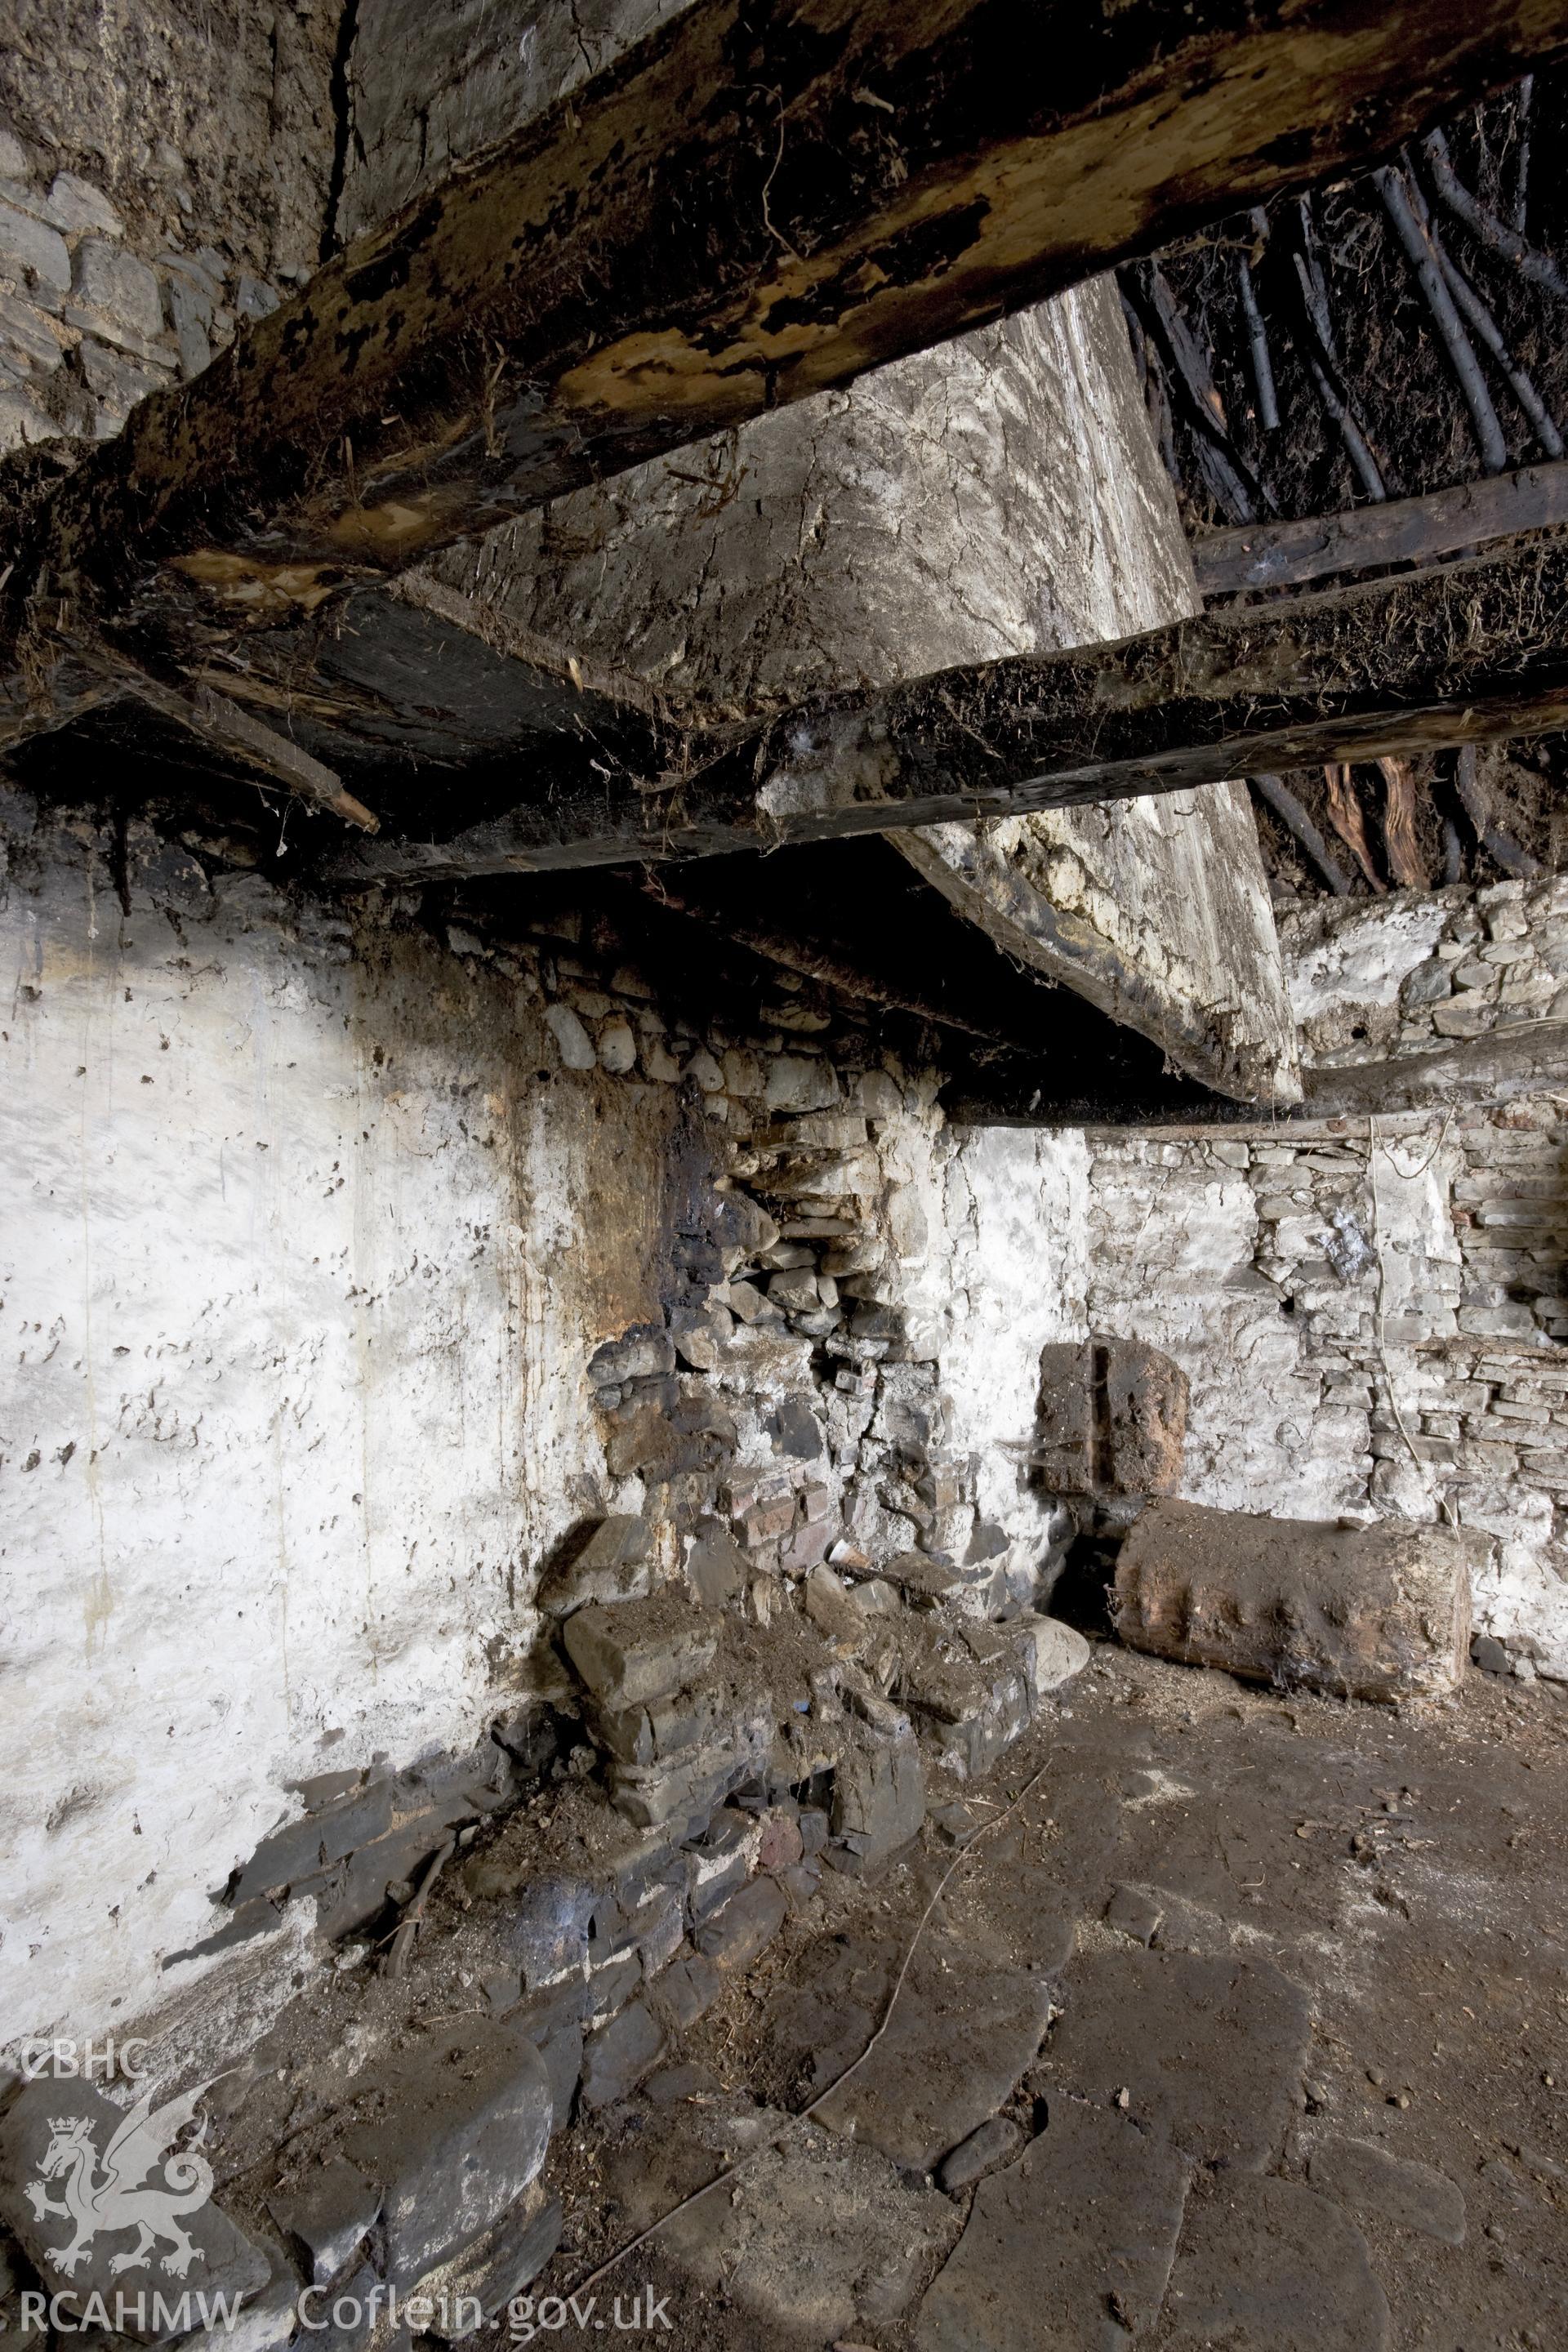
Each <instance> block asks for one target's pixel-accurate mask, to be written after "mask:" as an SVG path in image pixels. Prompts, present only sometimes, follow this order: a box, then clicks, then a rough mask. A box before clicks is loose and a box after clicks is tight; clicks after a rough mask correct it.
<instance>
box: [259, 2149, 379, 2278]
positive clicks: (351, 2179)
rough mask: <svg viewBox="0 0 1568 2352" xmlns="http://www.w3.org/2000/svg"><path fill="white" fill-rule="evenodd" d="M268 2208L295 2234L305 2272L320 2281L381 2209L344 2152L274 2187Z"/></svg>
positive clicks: (345, 2258)
mask: <svg viewBox="0 0 1568 2352" xmlns="http://www.w3.org/2000/svg"><path fill="white" fill-rule="evenodd" d="M267 2210H268V2212H269V2213H270V2214H271V2216H272V2218H273V2220H274V2221H276V2222H277V2224H278V2226H279V2229H280V2230H281V2231H284V2232H285V2234H286V2235H287V2236H289V2237H290V2238H297V2239H298V2240H299V2242H300V2245H301V2246H302V2247H303V2248H304V2250H305V2256H306V2262H307V2265H308V2268H309V2271H310V2278H311V2280H312V2281H313V2282H314V2283H315V2284H317V2285H320V2284H322V2283H323V2282H324V2281H325V2280H327V2279H334V2278H336V2277H337V2275H338V2273H339V2272H340V2271H341V2270H342V2268H343V2266H344V2264H345V2263H348V2262H349V2261H350V2260H351V2259H352V2258H353V2255H354V2254H355V2253H356V2252H358V2250H359V2248H360V2246H361V2245H362V2244H363V2242H364V2238H365V2235H366V2233H367V2231H370V2230H371V2229H372V2228H373V2227H374V2223H375V2221H376V2218H377V2216H378V2215H379V2213H380V2211H381V2192H380V2190H379V2189H373V2188H372V2187H371V2184H370V2182H369V2181H368V2180H367V2179H365V2178H364V2175H363V2173H362V2172H358V2171H356V2170H355V2168H354V2167H353V2165H352V2164H351V2163H350V2162H349V2160H348V2158H346V2157H342V2156H335V2157H333V2158H332V2159H331V2163H330V2164H324V2165H319V2166H315V2167H313V2168H311V2169H310V2171H309V2172H307V2173H306V2174H305V2175H304V2176H303V2177H302V2178H301V2179H299V2180H296V2181H290V2182H289V2184H288V2185H287V2186H286V2187H284V2188H281V2189H274V2190H273V2192H272V2194H271V2196H270V2197H269V2198H268V2200H267Z"/></svg>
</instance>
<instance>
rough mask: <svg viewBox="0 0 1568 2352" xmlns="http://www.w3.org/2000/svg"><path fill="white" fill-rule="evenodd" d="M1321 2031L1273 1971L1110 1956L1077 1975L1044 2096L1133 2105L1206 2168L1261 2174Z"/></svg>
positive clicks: (1134, 1954) (1047, 2068)
mask: <svg viewBox="0 0 1568 2352" xmlns="http://www.w3.org/2000/svg"><path fill="white" fill-rule="evenodd" d="M1310 2031H1311V2029H1310V2016H1309V2012H1308V2006H1307V1997H1306V1995H1305V1993H1303V1992H1302V1991H1301V1990H1300V1987H1299V1986H1297V1985H1295V1984H1293V1983H1292V1982H1291V1981H1290V1979H1289V1978H1288V1977H1286V1976H1284V1975H1282V1974H1281V1973H1280V1971H1279V1969H1276V1968H1274V1967H1273V1966H1271V1965H1270V1963H1269V1962H1268V1961H1267V1960H1238V1959H1237V1958H1235V1957H1234V1955H1232V1954H1230V1953H1226V1954H1225V1955H1224V1956H1223V1957H1222V1958H1201V1957H1199V1956H1197V1955H1194V1954H1191V1953H1184V1952H1183V1953H1178V1952H1164V1951H1160V1950H1158V1949H1155V1950H1152V1951H1140V1950H1138V1949H1136V1948H1133V1949H1127V1948H1121V1949H1117V1950H1108V1949H1100V1950H1099V1951H1095V1952H1092V1953H1089V1954H1087V1955H1083V1954H1080V1955H1079V1958H1077V1959H1076V1960H1075V1962H1074V1964H1073V1967H1072V1969H1071V1971H1070V1973H1069V1975H1068V1981H1067V1990H1066V1994H1065V1997H1064V2000H1063V2014H1062V2017H1061V2019H1060V2021H1059V2022H1058V2025H1057V2027H1056V2028H1055V2030H1054V2031H1053V2032H1052V2034H1051V2039H1050V2043H1049V2046H1048V2048H1047V2051H1046V2053H1044V2059H1043V2065H1042V2075H1043V2081H1042V2087H1047V2086H1048V2085H1056V2086H1059V2088H1060V2089H1061V2090H1063V2091H1065V2092H1067V2093H1068V2094H1069V2095H1071V2096H1072V2097H1073V2098H1076V2099H1084V2100H1087V2101H1088V2102H1089V2105H1091V2106H1097V2107H1109V2106H1110V2105H1111V2104H1112V2102H1113V2101H1117V2100H1118V2098H1119V2095H1124V2096H1121V2104H1122V2105H1124V2106H1125V2109H1126V2112H1127V2116H1128V2118H1129V2120H1130V2121H1131V2123H1133V2124H1134V2125H1136V2126H1139V2127H1140V2128H1141V2129H1142V2130H1144V2131H1146V2132H1149V2133H1150V2134H1151V2135H1152V2136H1153V2137H1157V2138H1159V2139H1163V2140H1165V2141H1168V2142H1170V2143H1171V2144H1173V2146H1174V2147H1177V2148H1179V2149H1180V2150H1181V2152H1182V2153H1183V2155H1184V2156H1187V2157H1190V2158H1193V2159H1194V2161H1195V2162H1198V2163H1203V2164H1211V2165H1227V2166H1236V2167H1240V2168H1243V2169H1245V2170H1247V2171H1253V2172H1257V2171H1261V2170H1262V2168H1263V2167H1264V2166H1265V2165H1266V2164H1267V2163H1268V2161H1269V2159H1270V2158H1271V2157H1272V2155H1273V2153H1274V2151H1275V2150H1276V2149H1277V2148H1278V2147H1279V2144H1280V2142H1281V2140H1282V2139H1283V2137H1284V2133H1285V2128H1286V2126H1287V2124H1288V2122H1289V2118H1290V2116H1291V2115H1292V2113H1293V2111H1294V2101H1295V2098H1296V2095H1297V2093H1296V2085H1297V2084H1298V2083H1299V2081H1300V2071H1301V2068H1302V2066H1303V2065H1304V2064H1305V2063H1306V2057H1307V2051H1308V2046H1309V2043H1310ZM1057 2111H1058V2101H1057V2100H1056V2099H1054V2098H1053V2099H1052V2101H1051V2112H1052V2115H1053V2116H1055V2114H1056V2113H1057Z"/></svg>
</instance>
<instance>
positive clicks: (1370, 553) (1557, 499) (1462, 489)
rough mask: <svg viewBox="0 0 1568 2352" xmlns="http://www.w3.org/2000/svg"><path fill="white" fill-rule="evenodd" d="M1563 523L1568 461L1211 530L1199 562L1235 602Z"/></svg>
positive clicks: (1201, 578) (1201, 574)
mask: <svg viewBox="0 0 1568 2352" xmlns="http://www.w3.org/2000/svg"><path fill="white" fill-rule="evenodd" d="M1563 523H1568V459H1565V460H1563V462H1562V463H1560V464H1556V465H1549V466H1521V467H1520V469H1519V471H1518V472H1517V473H1513V474H1494V475H1492V476H1491V477H1490V478H1489V479H1487V480H1486V481H1480V482H1461V483H1459V484H1458V487H1457V488H1454V489H1451V490H1428V491H1427V492H1426V495H1425V496H1424V497H1422V498H1418V499H1389V500H1388V501H1387V503H1386V504H1385V505H1383V506H1369V507H1351V508H1349V509H1347V510H1346V511H1345V512H1344V513H1343V514H1332V515H1311V516H1309V517H1308V518H1307V520H1305V521H1304V522H1268V523H1247V524H1244V525H1242V526H1241V527H1240V528H1239V529H1238V530H1210V531H1205V532H1204V533H1203V534H1202V535H1201V536H1200V537H1199V538H1197V539H1195V540H1194V541H1193V563H1194V568H1195V570H1196V572H1197V575H1198V586H1199V588H1200V590H1201V591H1202V593H1204V595H1205V596H1235V595H1240V594H1242V593H1245V592H1246V591H1247V590H1248V589H1261V588H1295V587H1300V586H1302V585H1304V584H1305V583H1307V582H1308V581H1311V580H1327V579H1331V578H1332V577H1333V576H1334V574H1335V573H1337V572H1366V571H1370V570H1371V569H1372V568H1373V566H1374V565H1379V564H1384V563H1433V562H1436V560H1437V558H1438V557H1439V556H1443V555H1459V554H1463V553H1465V552H1466V551H1468V550H1470V549H1474V548H1479V547H1484V546H1485V545H1486V544H1487V542H1488V541H1490V540H1498V539H1511V538H1513V537H1515V536H1516V535H1517V534H1518V533H1519V532H1521V531H1531V530H1545V529H1548V528H1550V527H1552V526H1553V525H1559V524H1563Z"/></svg>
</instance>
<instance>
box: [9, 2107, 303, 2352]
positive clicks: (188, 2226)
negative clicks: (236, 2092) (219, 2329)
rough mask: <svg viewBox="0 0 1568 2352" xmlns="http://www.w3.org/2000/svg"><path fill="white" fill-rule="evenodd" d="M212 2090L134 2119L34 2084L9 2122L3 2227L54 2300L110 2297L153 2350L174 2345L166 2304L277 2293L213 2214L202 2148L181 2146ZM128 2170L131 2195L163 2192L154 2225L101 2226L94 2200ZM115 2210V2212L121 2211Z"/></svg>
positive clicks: (134, 2114)
mask: <svg viewBox="0 0 1568 2352" xmlns="http://www.w3.org/2000/svg"><path fill="white" fill-rule="evenodd" d="M205 2088H206V2086H205V2084H204V2085H203V2086H202V2088H201V2089H198V2090H196V2091H195V2092H191V2093H188V2094H185V2095H181V2096H178V2097H175V2098H174V2099H172V2100H168V2101H165V2102H163V2103H162V2104H160V2103H159V2100H158V2094H157V2091H156V2088H155V2087H153V2088H149V2089H148V2090H146V2091H144V2092H143V2093H142V2096H141V2097H140V2098H139V2099H138V2100H137V2102H136V2104H135V2105H134V2106H133V2107H132V2108H131V2109H130V2110H129V2111H127V2110H126V2109H124V2108H121V2107H117V2106H114V2105H111V2103H110V2101H109V2100H108V2099H106V2098H105V2097H104V2096H103V2095H102V2094H101V2092H99V2091H96V2090H94V2089H93V2088H92V2086H91V2084H89V2083H86V2082H83V2081H81V2080H79V2079H73V2080H69V2081H57V2080H55V2079H54V2078H52V2077H49V2076H40V2077H38V2078H37V2079H36V2080H34V2081H32V2082H29V2083H26V2084H23V2087H22V2089H21V2090H20V2091H19V2092H18V2094H17V2095H16V2098H15V2099H13V2100H12V2102H11V2104H10V2105H9V2106H8V2107H7V2108H6V2110H5V2116H4V2118H3V2119H0V2217H3V2218H4V2220H5V2222H6V2224H7V2226H8V2227H9V2228H10V2230H11V2231H13V2233H14V2234H15V2236H16V2239H17V2241H18V2242H19V2243H20V2245H21V2247H22V2250H23V2252H25V2253H26V2257H27V2260H28V2261H29V2262H30V2263H32V2265H33V2267H34V2269H35V2270H36V2271H37V2273H38V2276H39V2277H40V2279H42V2280H43V2281H44V2282H45V2284H46V2285H47V2289H48V2291H49V2293H50V2294H55V2293H66V2294H70V2295H73V2296H75V2297H76V2298H77V2308H78V2309H80V2308H81V2306H82V2305H85V2303H86V2301H87V2298H88V2297H89V2295H93V2294H98V2295H101V2296H102V2297H103V2298H104V2304H105V2307H106V2309H107V2310H108V2312H109V2313H110V2323H111V2325H112V2326H114V2327H115V2329H116V2332H118V2333H120V2334H123V2335H128V2336H139V2337H141V2338H142V2339H143V2340H151V2339H153V2338H156V2337H159V2336H166V2335H167V2334H168V2333H169V2328H168V2326H167V2324H160V2323H159V2321H158V2319H157V2317H156V2315H155V2311H154V2307H153V2296H154V2295H161V2296H162V2297H163V2300H164V2302H165V2304H167V2303H169V2302H172V2301H174V2298H175V2297H177V2296H178V2295H179V2294H181V2293H182V2292H183V2291H184V2290H186V2289H188V2290H190V2291H191V2292H193V2293H195V2292H200V2293H202V2294H208V2295H210V2294H215V2293H216V2294H231V2295H251V2294H258V2293H259V2292H260V2291H261V2290H262V2289H263V2288H264V2287H265V2286H266V2285H267V2283H268V2277H269V2274H270V2266H269V2264H268V2258H267V2256H266V2254H265V2253H264V2252H262V2250H261V2248H260V2247H259V2246H258V2245H256V2244H255V2243H254V2242H252V2241H251V2240H250V2239H249V2238H247V2236H246V2235H245V2233H244V2232H243V2231H240V2230H238V2229H237V2228H236V2226H235V2224H234V2223H233V2222H232V2221H230V2220H229V2218H228V2216H227V2215H226V2213H225V2212H224V2211H223V2210H222V2209H221V2208H220V2207H218V2206H216V2205H215V2204H213V2203H212V2202H211V2200H210V2194H209V2192H210V2190H211V2188H212V2179H213V2176H212V2168H211V2166H210V2165H209V2164H208V2162H207V2159H206V2158H205V2156H204V2155H203V2153H202V2152H201V2147H200V2144H199V2142H198V2143H196V2144H195V2145H193V2146H191V2147H183V2146H174V2145H173V2143H174V2140H175V2135H176V2134H177V2133H180V2132H183V2131H184V2127H185V2126H187V2125H188V2124H189V2123H190V2122H191V2121H192V2119H193V2118H194V2116H195V2115H196V2112H197V2110H198V2108H199V2106H200V2103H201V2100H202V2097H203V2095H204V2093H205ZM111 2147H113V2148H115V2149H116V2151H117V2155H116V2161H115V2162H114V2163H110V2160H109V2159H110V2148H111ZM120 2168H123V2171H122V2177H123V2178H124V2179H125V2180H126V2182H127V2183H128V2185H130V2186H132V2187H138V2186H144V2187H146V2188H148V2189H152V2190H153V2191H158V2190H162V2191H163V2192H164V2195H163V2196H153V2197H150V2198H149V2199H148V2218H147V2220H146V2221H145V2223H142V2222H141V2221H138V2220H136V2219H135V2218H132V2220H131V2221H128V2222H126V2223H125V2224H124V2225H123V2226H121V2227H119V2228H117V2227H115V2226H114V2223H113V2216H112V2210H107V2211H104V2212H103V2213H102V2215H101V2218H100V2216H99V2215H98V2214H97V2213H96V2212H95V2211H94V2210H93V2203H92V2200H93V2197H94V2194H95V2193H96V2192H97V2191H98V2190H99V2189H100V2187H101V2186H103V2185H104V2184H106V2183H107V2181H108V2180H110V2179H112V2177H113V2176H114V2174H115V2172H116V2171H117V2169H120ZM73 2200H74V2201H73ZM165 2200H166V2201H165ZM105 2201H106V2203H107V2204H108V2205H109V2206H110V2209H112V2204H113V2200H112V2199H106V2200H105ZM127 2201H128V2202H130V2201H132V2200H127ZM78 2204H80V2205H81V2207H82V2210H83V2214H84V2218H83V2219H81V2220H78V2219H77V2218H76V2216H77V2206H78ZM171 2208H172V2209H173V2210H170V2209H171ZM117 2296H118V2297H120V2298H122V2300H121V2303H120V2304H118V2305H117V2303H116V2297H117ZM138 2298H142V2301H141V2304H140V2310H139V2306H138Z"/></svg>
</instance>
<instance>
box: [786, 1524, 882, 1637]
mask: <svg viewBox="0 0 1568 2352" xmlns="http://www.w3.org/2000/svg"><path fill="white" fill-rule="evenodd" d="M784 1565H785V1567H786V1568H787V1567H788V1566H789V1565H790V1560H789V1555H788V1553H787V1551H786V1553H785V1555H784ZM803 1590H804V1592H805V1612H806V1615H807V1616H808V1617H809V1618H810V1619H811V1622H812V1623H813V1624H814V1625H815V1626H816V1630H817V1632H818V1633H820V1634H821V1635H822V1638H823V1640H824V1641H825V1642H826V1643H827V1646H828V1648H829V1649H830V1650H833V1651H836V1652H837V1654H838V1655H839V1656H840V1657H843V1658H848V1657H853V1656H854V1655H855V1654H856V1652H857V1651H858V1650H861V1649H863V1648H864V1647H865V1645H866V1643H867V1642H868V1640H869V1638H870V1625H869V1622H868V1619H867V1615H866V1612H865V1611H864V1610H863V1609H862V1608H861V1606H860V1604H859V1602H858V1601H857V1600H856V1598H855V1595H854V1594H853V1593H852V1592H850V1591H847V1590H846V1589H845V1587H844V1586H843V1585H842V1584H841V1583H840V1582H839V1580H838V1579H837V1576H836V1575H835V1574H834V1572H833V1570H831V1569H830V1568H828V1567H826V1566H825V1565H823V1564H822V1562H821V1560H820V1557H819V1559H818V1562H817V1564H816V1566H815V1567H814V1568H813V1569H812V1570H811V1573H810V1574H809V1576H807V1578H806V1580H805V1586H804V1588H803Z"/></svg>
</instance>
